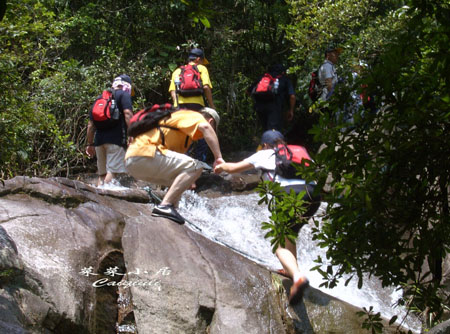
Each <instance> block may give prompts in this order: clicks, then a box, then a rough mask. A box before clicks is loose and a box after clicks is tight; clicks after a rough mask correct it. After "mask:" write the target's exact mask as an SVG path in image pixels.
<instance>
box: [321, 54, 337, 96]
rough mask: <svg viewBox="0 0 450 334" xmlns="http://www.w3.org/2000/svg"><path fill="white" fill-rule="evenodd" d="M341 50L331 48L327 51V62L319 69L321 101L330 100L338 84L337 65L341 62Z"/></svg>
mask: <svg viewBox="0 0 450 334" xmlns="http://www.w3.org/2000/svg"><path fill="white" fill-rule="evenodd" d="M341 52H342V49H341V48H335V47H330V48H328V49H327V50H326V51H325V60H324V62H323V64H322V65H321V66H320V68H319V73H318V75H319V82H320V85H321V87H322V94H321V96H320V99H321V100H322V101H326V100H328V99H329V98H330V97H331V95H332V94H333V90H334V87H335V86H336V84H337V83H338V75H337V72H336V67H335V65H336V64H337V62H338V61H339V55H340V54H341Z"/></svg>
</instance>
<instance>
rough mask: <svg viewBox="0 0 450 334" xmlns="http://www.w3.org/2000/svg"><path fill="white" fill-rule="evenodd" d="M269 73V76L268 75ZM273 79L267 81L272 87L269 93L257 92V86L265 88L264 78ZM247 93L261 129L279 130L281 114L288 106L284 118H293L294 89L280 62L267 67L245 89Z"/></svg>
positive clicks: (280, 128)
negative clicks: (266, 70) (252, 102)
mask: <svg viewBox="0 0 450 334" xmlns="http://www.w3.org/2000/svg"><path fill="white" fill-rule="evenodd" d="M268 75H270V76H268ZM267 78H270V79H269V80H268V81H272V80H275V82H273V83H272V82H270V83H269V88H271V87H273V88H272V89H271V91H270V92H269V94H266V93H264V92H261V93H259V92H257V89H258V87H260V86H261V90H266V89H267V88H266V86H264V80H266V82H267ZM260 83H261V84H260ZM246 93H247V95H251V96H252V98H253V100H254V104H253V107H254V109H255V112H256V114H257V115H258V118H259V121H260V123H261V126H262V128H263V131H266V130H270V129H276V130H279V131H281V130H282V127H283V116H284V112H285V110H286V105H287V107H288V110H287V114H286V120H287V121H291V120H292V119H293V118H294V109H295V102H296V97H295V91H294V87H293V85H292V82H291V80H290V79H289V78H288V77H287V75H286V68H285V67H284V66H283V65H282V64H274V65H271V66H270V67H269V68H268V72H267V73H265V74H264V75H263V76H261V77H260V78H258V80H256V81H255V82H254V83H253V84H252V85H251V86H250V87H249V88H247V90H246Z"/></svg>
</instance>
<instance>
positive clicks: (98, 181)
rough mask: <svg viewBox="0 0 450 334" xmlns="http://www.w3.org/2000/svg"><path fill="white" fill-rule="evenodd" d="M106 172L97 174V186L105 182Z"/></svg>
mask: <svg viewBox="0 0 450 334" xmlns="http://www.w3.org/2000/svg"><path fill="white" fill-rule="evenodd" d="M105 177H106V174H103V175H99V176H98V179H97V187H100V186H101V185H102V184H103V183H104V182H105Z"/></svg>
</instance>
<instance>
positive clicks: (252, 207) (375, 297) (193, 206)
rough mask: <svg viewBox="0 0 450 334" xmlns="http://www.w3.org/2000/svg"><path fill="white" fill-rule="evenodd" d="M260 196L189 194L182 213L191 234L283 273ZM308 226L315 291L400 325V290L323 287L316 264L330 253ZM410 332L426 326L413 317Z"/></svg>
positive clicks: (376, 284)
mask: <svg viewBox="0 0 450 334" xmlns="http://www.w3.org/2000/svg"><path fill="white" fill-rule="evenodd" d="M259 199H260V198H259V196H258V194H257V193H251V194H245V195H233V196H224V197H216V198H205V197H201V196H199V195H197V194H195V193H194V192H192V191H187V192H185V194H184V195H183V197H182V199H181V202H180V208H179V212H180V214H181V215H182V216H183V217H185V218H186V219H187V220H189V221H191V222H192V224H193V225H190V224H187V225H188V226H191V228H193V229H195V230H197V231H199V230H200V233H202V234H203V235H204V236H206V237H207V238H209V239H212V240H214V241H216V242H220V243H222V244H224V245H225V246H228V247H230V248H232V249H234V250H236V251H238V252H240V253H241V254H243V255H244V256H246V257H248V258H250V259H251V260H253V261H255V262H257V263H259V264H261V265H263V266H265V267H267V268H268V269H270V270H276V269H280V268H281V264H280V263H279V261H278V259H277V258H276V256H275V255H274V254H273V253H272V251H271V246H270V242H269V240H267V239H265V238H264V234H265V232H264V231H263V230H262V229H261V228H260V226H261V222H263V221H266V222H268V221H269V215H270V214H269V211H268V210H267V208H266V206H265V205H258V200H259ZM325 208H326V204H325V203H322V205H321V207H320V208H319V210H318V212H317V213H316V215H317V216H318V218H317V219H319V220H320V215H321V213H323V212H324V210H325ZM312 224H313V223H312V222H310V224H309V225H306V226H304V227H303V228H302V229H301V231H300V233H299V236H298V239H297V258H298V263H299V267H300V270H301V271H302V272H303V273H304V274H305V275H306V276H307V277H308V278H309V280H310V284H311V286H313V287H314V288H318V289H320V290H321V291H323V292H325V293H327V294H329V295H331V296H334V297H336V298H338V299H340V300H343V301H345V302H347V303H349V304H352V305H354V306H357V307H361V308H362V307H366V308H368V307H369V306H373V307H374V311H375V312H380V313H381V315H382V316H383V317H385V318H387V319H388V320H389V319H390V318H391V317H392V316H393V315H395V314H398V315H399V319H401V318H402V316H404V315H405V314H406V311H405V310H404V309H401V308H399V307H396V308H394V306H393V305H394V304H395V302H396V301H397V299H398V298H399V297H400V295H401V291H400V290H399V289H395V288H392V287H390V288H382V286H381V282H380V281H379V280H378V279H376V278H374V277H372V278H370V279H369V278H368V277H366V278H365V280H364V285H363V287H362V288H361V289H358V287H357V280H356V279H353V280H351V281H350V283H349V284H348V285H347V286H345V285H344V282H345V280H346V279H345V278H344V279H341V280H340V283H339V284H338V286H336V287H334V288H333V289H327V288H324V287H320V288H319V285H320V284H321V283H322V282H323V281H322V276H321V275H320V274H319V273H318V272H317V271H310V269H311V268H312V267H314V266H316V265H317V264H316V263H315V262H314V260H315V259H316V258H317V256H318V255H320V256H321V257H322V259H324V258H325V249H321V248H319V247H318V246H317V245H316V243H315V242H313V241H312V238H311V225H312ZM404 325H405V327H406V328H408V329H410V330H411V331H412V332H413V333H420V328H421V324H420V322H419V321H418V320H417V319H415V318H414V317H408V318H407V319H406V322H405V324H404Z"/></svg>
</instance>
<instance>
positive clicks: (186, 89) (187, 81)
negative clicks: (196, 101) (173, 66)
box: [175, 64, 203, 97]
mask: <svg viewBox="0 0 450 334" xmlns="http://www.w3.org/2000/svg"><path fill="white" fill-rule="evenodd" d="M180 69H181V72H180V75H179V77H178V78H175V85H176V88H177V90H176V92H177V93H178V94H179V95H181V96H185V97H189V96H199V95H203V83H202V79H201V74H200V71H199V70H198V67H197V65H191V64H187V65H184V66H181V67H180ZM177 79H178V80H177Z"/></svg>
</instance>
